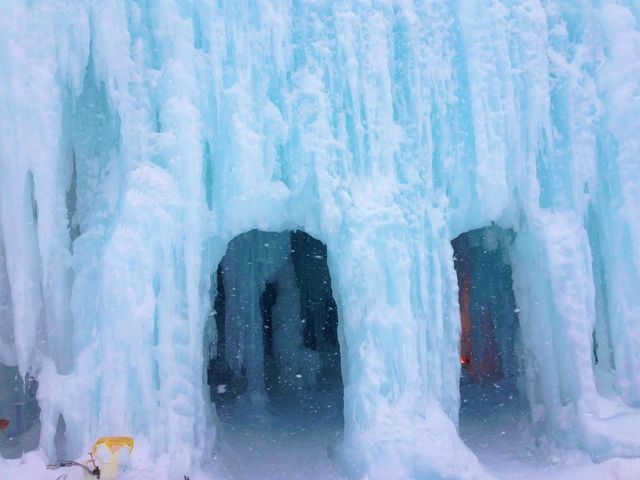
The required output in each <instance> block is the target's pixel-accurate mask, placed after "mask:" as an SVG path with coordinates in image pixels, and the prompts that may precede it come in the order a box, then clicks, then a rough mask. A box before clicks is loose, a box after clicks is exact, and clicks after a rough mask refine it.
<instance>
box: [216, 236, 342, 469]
mask: <svg viewBox="0 0 640 480" xmlns="http://www.w3.org/2000/svg"><path fill="white" fill-rule="evenodd" d="M212 285H213V286H215V287H216V289H215V291H214V290H213V289H212V292H211V298H212V300H213V302H212V303H213V312H212V317H213V318H211V317H210V324H209V325H208V326H207V328H206V331H207V332H208V335H207V338H206V339H205V344H206V346H207V348H206V350H205V351H207V352H208V353H209V357H208V359H207V365H208V368H207V384H208V386H209V391H210V396H211V400H212V401H213V402H214V404H215V406H216V413H217V415H218V419H219V421H220V426H221V437H222V441H223V442H226V444H227V445H231V446H232V447H233V448H234V449H235V450H241V451H242V452H241V453H239V452H236V453H235V455H236V456H237V455H240V456H242V458H243V462H242V464H236V465H234V466H232V467H230V466H229V463H234V461H233V458H232V457H226V458H225V457H224V456H223V457H222V465H223V468H224V467H225V466H226V467H227V468H233V470H234V471H236V472H237V471H238V469H242V468H245V469H250V470H249V473H248V475H250V474H251V473H250V472H251V471H253V474H255V471H262V474H264V475H267V476H269V475H270V473H269V472H267V471H265V470H264V469H265V468H269V467H265V465H268V466H271V467H272V466H273V463H274V457H277V456H278V455H279V454H280V455H282V453H283V452H281V451H279V450H280V449H277V448H274V444H276V443H277V442H278V441H282V437H285V438H287V437H290V436H293V435H295V436H297V437H298V438H297V442H301V443H302V444H303V445H304V447H301V446H300V445H299V448H298V450H299V451H306V450H308V455H309V459H308V460H309V462H310V463H312V464H313V465H307V466H306V468H311V469H313V468H318V467H317V464H318V461H319V460H320V462H321V463H322V459H323V457H326V456H327V452H328V451H331V450H334V449H335V447H336V446H337V438H338V437H337V436H336V434H338V433H339V431H341V429H342V422H343V410H342V403H343V398H342V395H343V384H342V374H341V364H340V346H339V343H338V333H337V329H338V312H337V307H336V303H335V300H334V299H333V295H332V289H331V277H330V275H329V268H328V266H327V248H326V246H325V245H324V244H323V243H322V242H320V241H319V240H316V239H315V238H313V237H311V236H310V235H308V234H307V233H305V232H303V231H299V230H296V231H285V232H281V233H274V232H264V231H259V230H251V231H249V232H246V233H243V234H241V235H238V236H236V237H235V238H234V239H233V240H231V242H229V245H228V248H227V251H226V253H225V255H224V257H223V258H222V260H221V261H220V264H219V265H218V268H217V271H216V274H215V281H213V282H212ZM238 432H242V434H241V435H239V434H238ZM279 439H280V440H279ZM287 441H290V440H287ZM223 453H224V452H223ZM260 456H262V458H260ZM254 458H255V461H256V462H261V464H262V468H256V466H255V465H251V459H254ZM298 460H299V461H301V460H302V459H298ZM288 461H289V459H288V458H287V457H286V456H284V457H283V462H282V463H283V465H279V466H278V467H275V468H284V469H286V468H290V467H289V466H288V465H286V463H288ZM324 461H325V463H329V459H327V458H325V460H324ZM236 463H237V462H236ZM272 468H273V467H272ZM298 468H300V466H298ZM323 468H328V467H327V466H326V465H325V466H324V467H323ZM248 478H249V477H248Z"/></svg>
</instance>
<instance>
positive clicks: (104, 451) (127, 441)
mask: <svg viewBox="0 0 640 480" xmlns="http://www.w3.org/2000/svg"><path fill="white" fill-rule="evenodd" d="M132 450H133V438H131V437H102V438H99V439H98V440H96V443H94V444H93V447H91V456H92V457H93V458H94V459H95V462H96V464H97V465H98V467H100V480H116V478H117V476H118V473H119V471H120V464H121V463H122V462H123V461H124V460H126V458H127V457H128V456H129V454H130V453H131V451H132ZM88 478H91V477H88Z"/></svg>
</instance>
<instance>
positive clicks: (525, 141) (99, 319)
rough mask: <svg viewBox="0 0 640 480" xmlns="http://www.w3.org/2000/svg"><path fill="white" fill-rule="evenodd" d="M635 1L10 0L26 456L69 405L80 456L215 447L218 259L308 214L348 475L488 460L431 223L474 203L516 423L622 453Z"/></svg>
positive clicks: (14, 269) (13, 321)
mask: <svg viewBox="0 0 640 480" xmlns="http://www.w3.org/2000/svg"><path fill="white" fill-rule="evenodd" d="M639 21H640V7H638V4H637V2H634V1H630V0H617V1H614V0H603V1H599V2H588V1H578V0H576V1H574V2H568V1H559V0H546V1H541V2H540V1H536V0H526V1H524V0H522V1H506V0H503V1H498V0H492V1H489V0H486V1H475V0H469V1H467V0H465V1H459V2H449V1H444V0H443V1H438V0H426V1H411V0H407V1H393V2H378V1H353V2H348V1H308V2H307V1H290V2H287V1H282V2H280V1H263V0H256V1H246V2H245V1H235V0H233V1H225V0H220V1H217V2H206V1H202V0H194V1H190V2H187V1H168V0H166V1H165V0H163V1H158V2H156V1H144V0H140V1H134V0H113V1H109V2H99V1H95V2H94V1H86V2H81V1H73V0H52V1H48V2H34V1H30V0H29V1H27V0H12V1H6V2H3V5H2V14H1V15H0V361H1V362H2V363H3V364H4V365H6V366H14V367H18V370H19V372H20V374H21V375H23V376H26V375H28V374H29V375H33V376H35V377H36V378H37V380H38V392H37V398H38V401H39V408H40V422H41V430H40V442H39V444H40V448H41V452H40V453H37V452H36V453H34V454H33V455H32V457H30V458H42V457H41V456H37V455H42V454H45V455H48V456H49V458H52V457H53V456H54V455H55V448H54V439H55V438H56V430H57V425H59V418H60V415H63V417H64V425H65V433H64V438H65V440H66V449H67V451H68V453H69V455H71V456H77V455H80V454H81V453H82V452H83V451H86V448H88V446H89V445H90V444H91V442H92V441H93V439H94V438H95V437H97V436H99V435H105V434H119V435H122V434H131V435H134V436H135V437H136V439H137V440H138V441H139V442H140V445H141V447H140V450H138V452H142V453H139V454H140V455H143V456H145V455H146V457H147V458H149V459H153V460H154V464H156V465H158V468H159V469H164V471H163V474H167V475H170V476H172V477H171V478H182V475H183V474H184V472H186V471H188V470H189V469H194V468H196V466H197V465H200V464H201V463H202V462H205V463H206V462H207V461H208V459H209V458H210V456H211V454H210V452H211V449H212V448H213V444H214V439H215V438H216V428H215V421H214V418H213V415H214V414H213V413H212V410H211V409H210V406H209V404H208V389H207V387H206V386H205V382H204V380H203V378H204V375H205V373H204V372H205V369H206V366H205V358H206V352H204V351H203V350H204V348H205V342H204V341H203V338H204V336H205V335H204V330H205V325H206V320H207V318H208V316H209V313H210V309H211V302H210V298H209V290H210V286H211V285H210V282H211V278H212V277H211V274H212V273H213V272H215V270H216V268H217V265H218V264H219V262H220V259H221V258H222V256H223V255H224V253H225V251H226V248H227V244H228V242H229V241H231V240H232V239H233V238H234V237H235V236H237V235H239V234H241V233H243V232H247V231H250V230H252V229H260V230H263V231H270V232H281V231H284V230H295V229H303V230H305V231H306V232H308V233H310V234H311V235H313V236H314V237H315V238H317V239H319V240H321V241H322V242H324V243H325V244H326V245H327V250H328V261H329V269H330V272H331V278H332V288H333V292H334V296H335V300H336V303H337V306H338V310H339V319H340V326H339V339H340V342H341V351H342V371H343V379H344V385H345V391H344V419H345V424H344V442H343V445H342V447H341V452H342V454H341V458H342V459H343V464H344V465H343V466H344V468H345V469H346V471H347V472H348V473H349V474H350V475H351V476H352V477H354V478H360V477H365V476H367V475H368V476H369V478H372V479H373V478H376V479H377V478H385V479H395V478H397V479H406V478H432V477H438V476H442V477H447V478H452V477H458V478H477V477H480V476H482V475H484V473H483V469H482V467H481V466H480V464H479V462H478V460H477V459H476V457H475V456H474V454H473V453H472V452H471V451H470V450H469V449H468V448H467V447H466V446H465V444H464V443H463V442H462V441H461V439H460V438H459V436H458V431H457V427H456V426H457V422H458V409H459V398H460V393H459V375H460V363H459V335H460V320H459V314H460V313H459V312H460V311H459V306H458V286H457V281H456V273H455V271H454V262H453V251H452V247H451V243H450V242H451V240H452V239H453V238H455V237H457V236H458V235H460V234H461V233H463V232H465V231H469V230H472V229H476V228H479V227H484V226H488V225H489V224H490V223H491V222H496V223H497V225H499V226H500V227H502V228H504V229H512V230H513V231H514V233H515V240H514V242H513V244H512V245H511V246H510V247H509V251H508V255H509V261H510V265H511V268H512V270H513V289H514V294H515V301H516V304H517V305H518V308H519V309H520V313H519V322H520V328H521V331H522V341H523V345H522V351H523V352H524V356H525V358H524V364H525V374H524V376H525V387H524V388H525V391H526V394H527V399H528V404H529V410H530V417H531V418H530V422H531V425H532V426H533V427H534V428H533V431H534V432H536V435H539V436H540V437H541V438H544V439H548V440H549V441H552V442H558V444H560V445H563V446H568V447H579V448H581V449H583V450H584V451H585V452H586V453H587V454H588V455H590V456H591V457H592V458H594V459H597V460H606V459H609V458H611V457H613V456H640V440H639V437H638V435H637V431H638V428H639V427H640V415H639V413H638V411H637V410H636V408H637V407H638V406H639V405H640V371H639V370H638V369H637V366H638V364H640V327H639V325H638V319H639V318H640V297H639V296H638V285H639V284H640V162H639V161H638V158H639V156H640V136H639V135H638V132H640V32H639V29H640V27H639ZM214 278H215V276H214ZM594 332H595V333H594ZM594 342H595V343H594ZM594 344H595V345H597V348H596V349H595V350H597V351H596V352H595V353H594ZM595 357H597V360H598V361H597V364H596V365H595V366H594V363H595ZM0 388H3V389H4V388H13V387H12V386H11V387H9V386H5V385H2V386H1V387H0ZM58 438H60V432H58ZM12 465H13V464H12ZM7 468H9V467H7ZM11 468H12V469H13V468H14V467H13V466H12V467H11Z"/></svg>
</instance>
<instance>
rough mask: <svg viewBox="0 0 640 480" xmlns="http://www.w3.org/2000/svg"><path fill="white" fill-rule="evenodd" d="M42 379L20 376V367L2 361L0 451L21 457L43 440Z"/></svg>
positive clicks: (7, 454) (6, 454) (0, 376)
mask: <svg viewBox="0 0 640 480" xmlns="http://www.w3.org/2000/svg"><path fill="white" fill-rule="evenodd" d="M37 391H38V382H37V381H36V379H35V378H34V377H32V376H30V375H27V376H26V378H25V379H23V378H22V377H21V376H20V372H19V371H18V367H10V366H7V365H4V364H2V363H0V419H2V425H1V427H2V428H0V455H1V456H2V457H4V458H20V457H21V456H22V454H23V453H25V452H29V451H31V450H34V449H35V448H37V446H38V443H39V442H40V406H39V405H38V400H37V398H36V392H37Z"/></svg>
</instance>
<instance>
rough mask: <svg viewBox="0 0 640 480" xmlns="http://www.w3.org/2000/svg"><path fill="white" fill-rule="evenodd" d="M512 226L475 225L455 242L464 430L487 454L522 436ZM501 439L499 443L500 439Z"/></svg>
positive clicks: (524, 411) (523, 405)
mask: <svg viewBox="0 0 640 480" xmlns="http://www.w3.org/2000/svg"><path fill="white" fill-rule="evenodd" d="M513 239H514V233H513V231H512V230H505V229H502V228H500V227H498V226H496V225H491V226H489V227H485V228H480V229H477V230H472V231H470V232H466V233H463V234H462V235H460V236H458V237H457V238H455V239H454V240H453V241H452V242H451V244H452V246H453V251H454V266H455V269H456V274H457V277H458V286H459V303H460V320H461V338H460V363H461V365H462V371H461V377H460V399H461V405H460V434H461V436H462V438H463V440H465V442H466V443H467V444H468V445H469V446H470V447H471V448H473V449H474V450H475V451H476V453H477V454H478V455H479V456H480V457H481V459H482V457H483V454H482V453H483V452H482V450H483V449H486V450H487V452H485V453H486V454H489V455H490V454H491V453H490V450H495V449H496V448H500V449H502V448H509V446H508V445H506V444H505V445H499V442H500V441H501V439H504V441H505V442H509V441H511V440H512V439H513V438H514V436H515V437H518V438H519V437H521V436H522V435H521V434H522V432H521V429H522V428H523V424H524V423H526V415H527V403H526V396H525V395H524V394H523V393H521V383H522V382H521V380H522V373H523V361H522V341H521V334H520V327H519V321H518V311H519V310H518V308H517V306H516V302H515V296H514V293H513V284H512V271H511V264H510V259H509V246H510V245H511V243H512V242H513ZM496 442H498V443H496Z"/></svg>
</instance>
